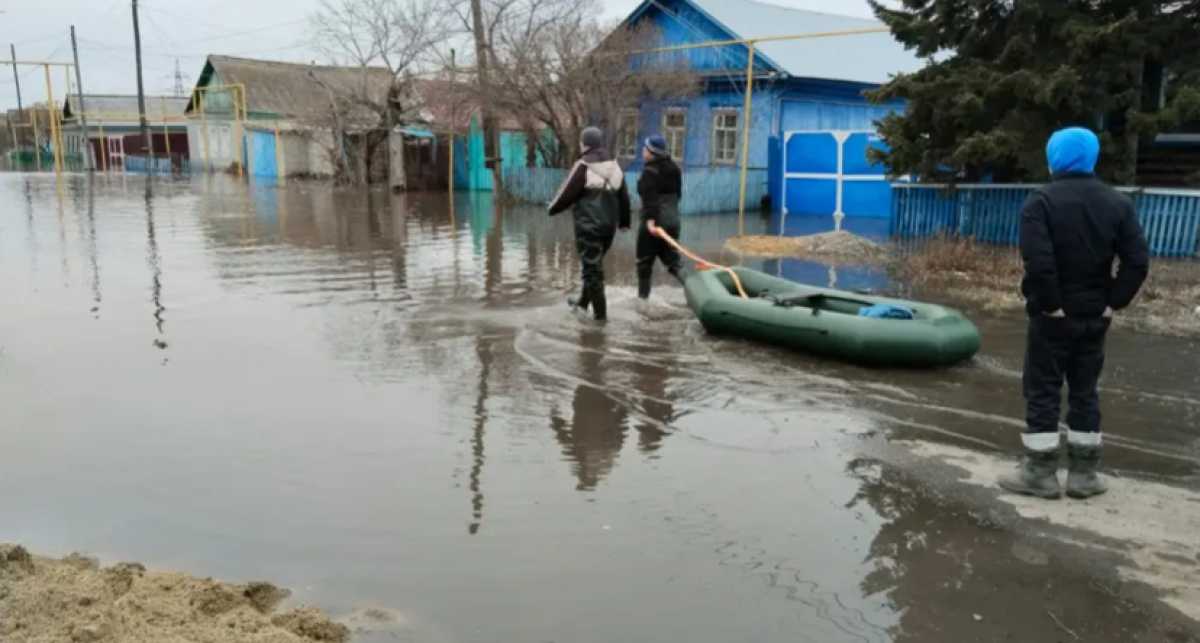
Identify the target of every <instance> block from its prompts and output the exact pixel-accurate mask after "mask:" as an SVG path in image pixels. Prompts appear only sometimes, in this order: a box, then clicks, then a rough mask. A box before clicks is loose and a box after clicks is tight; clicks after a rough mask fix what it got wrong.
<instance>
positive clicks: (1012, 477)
mask: <svg viewBox="0 0 1200 643" xmlns="http://www.w3.org/2000/svg"><path fill="white" fill-rule="evenodd" d="M997 484H999V485H1000V488H1002V489H1004V490H1005V491H1011V492H1013V493H1019V494H1021V495H1025V496H1037V497H1038V498H1045V499H1047V500H1057V499H1058V498H1061V497H1062V487H1061V486H1059V484H1058V450H1057V449H1055V450H1053V451H1031V450H1029V449H1026V450H1025V455H1024V456H1022V457H1021V463H1020V464H1018V465H1017V470H1016V471H1014V472H1013V473H1009V474H1005V475H1002V476H1000V479H999V480H997Z"/></svg>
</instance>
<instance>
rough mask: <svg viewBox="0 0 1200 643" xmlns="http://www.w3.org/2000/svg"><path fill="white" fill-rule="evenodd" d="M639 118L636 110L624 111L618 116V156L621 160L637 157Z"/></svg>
mask: <svg viewBox="0 0 1200 643" xmlns="http://www.w3.org/2000/svg"><path fill="white" fill-rule="evenodd" d="M639 116H640V114H638V110H636V109H623V110H621V113H620V114H618V115H617V155H618V156H620V157H621V158H626V159H631V158H634V157H636V156H637V153H638V126H639V125H640V124H641V123H640V118H639ZM631 126H632V127H631Z"/></svg>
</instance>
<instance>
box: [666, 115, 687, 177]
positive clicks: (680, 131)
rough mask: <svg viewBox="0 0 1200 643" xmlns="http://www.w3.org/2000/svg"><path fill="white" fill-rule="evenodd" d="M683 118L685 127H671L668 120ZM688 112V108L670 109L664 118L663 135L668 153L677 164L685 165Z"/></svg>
mask: <svg viewBox="0 0 1200 643" xmlns="http://www.w3.org/2000/svg"><path fill="white" fill-rule="evenodd" d="M676 115H678V116H682V117H683V125H682V126H679V127H671V126H670V125H668V120H669V119H670V118H671V117H672V116H676ZM687 126H688V110H687V108H686V107H669V108H667V110H666V111H664V112H663V116H662V135H663V138H665V139H667V151H668V152H670V153H671V158H673V159H675V160H676V162H678V163H680V164H682V163H683V155H684V153H685V152H686V151H687Z"/></svg>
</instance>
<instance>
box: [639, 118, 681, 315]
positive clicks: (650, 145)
mask: <svg viewBox="0 0 1200 643" xmlns="http://www.w3.org/2000/svg"><path fill="white" fill-rule="evenodd" d="M642 159H643V160H644V161H645V162H646V164H645V167H643V169H642V176H641V178H639V179H638V186H637V191H638V196H640V197H641V198H642V223H641V226H640V227H639V228H638V237H637V276H638V297H639V298H641V299H649V298H650V279H651V277H653V275H654V260H655V259H657V260H659V261H661V262H662V264H663V266H666V268H667V272H669V273H671V276H672V277H675V278H676V279H678V280H679V282H680V283H683V276H682V274H681V273H680V269H681V268H682V265H683V262H682V260H681V259H680V258H679V252H677V251H676V250H675V248H673V247H671V245H670V244H668V243H667V242H666V241H664V240H663V239H662V238H661V237H659V236H657V235H656V234H654V229H655V228H656V227H658V228H662V229H663V231H665V232H666V233H667V234H669V235H671V238H673V239H678V238H679V199H680V198H681V197H682V195H683V180H682V177H681V175H680V172H679V166H678V165H676V164H675V161H673V160H671V153H670V152H668V151H667V139H665V138H663V137H662V136H659V135H657V134H655V135H654V136H651V137H650V138H648V139H646V144H645V148H644V149H643V150H642Z"/></svg>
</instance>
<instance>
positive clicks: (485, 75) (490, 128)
mask: <svg viewBox="0 0 1200 643" xmlns="http://www.w3.org/2000/svg"><path fill="white" fill-rule="evenodd" d="M480 5H481V2H480V0H471V28H472V31H474V33H475V68H476V75H477V77H478V82H479V104H480V106H481V111H482V112H483V113H482V116H483V155H484V156H485V157H487V164H488V165H489V166H490V167H491V168H492V185H493V188H492V189H493V190H494V191H495V192H494V193H495V195H496V196H497V197H501V196H503V194H504V181H503V174H502V173H501V168H500V153H499V147H500V144H499V143H500V133H499V132H498V131H496V116H495V114H493V113H492V106H491V101H492V92H491V76H490V73H489V66H490V63H489V60H488V52H489V50H490V49H491V43H489V42H488V41H487V37H486V36H485V35H484V32H483V8H482V7H481V6H480ZM499 201H500V199H497V202H499Z"/></svg>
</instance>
